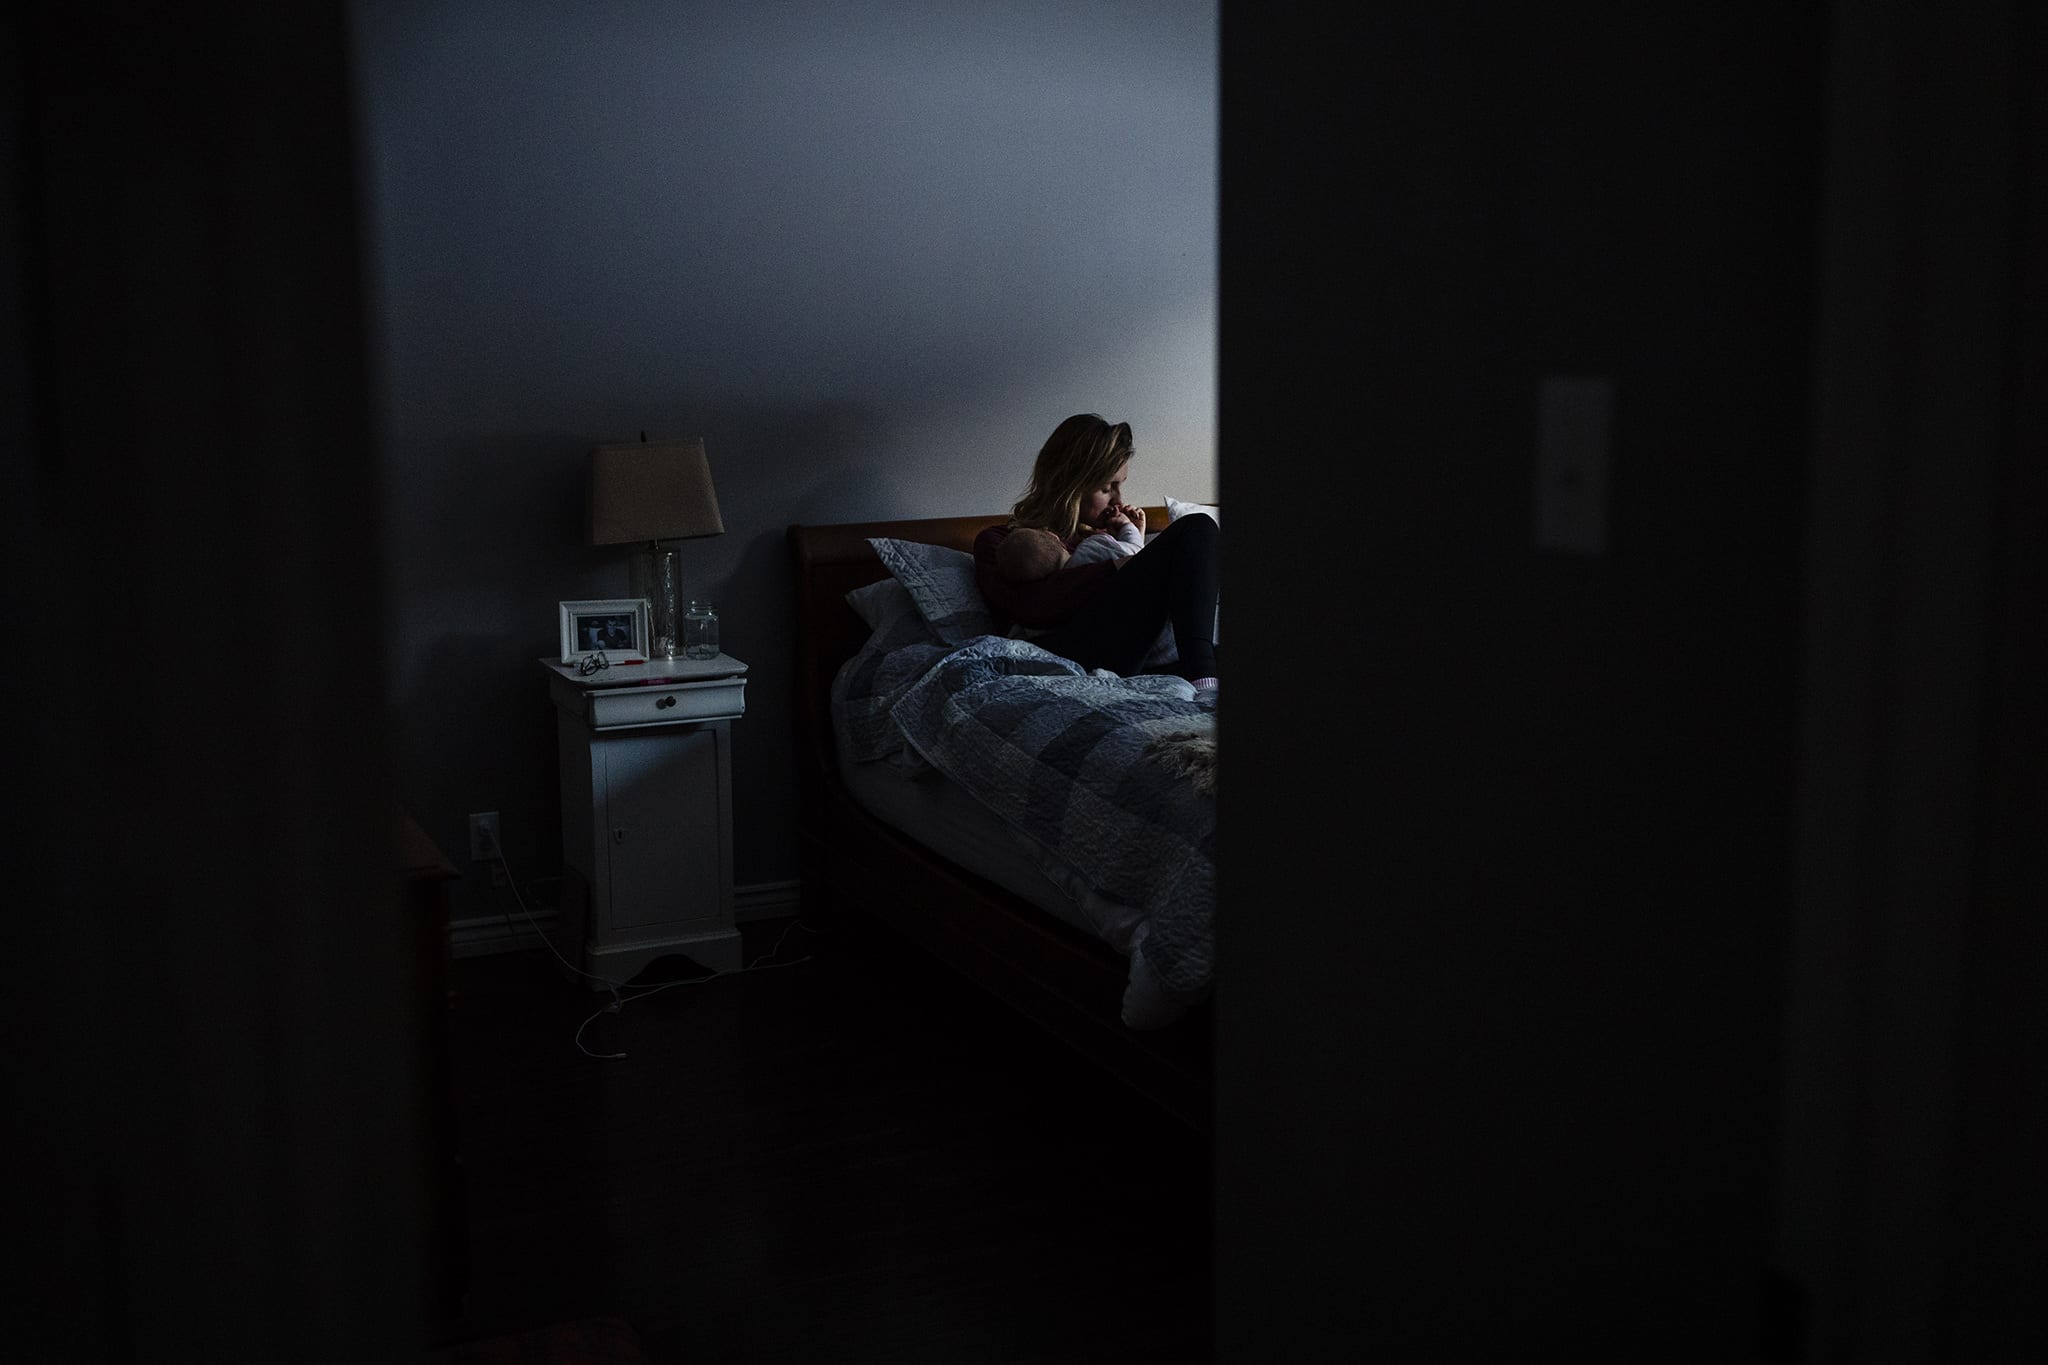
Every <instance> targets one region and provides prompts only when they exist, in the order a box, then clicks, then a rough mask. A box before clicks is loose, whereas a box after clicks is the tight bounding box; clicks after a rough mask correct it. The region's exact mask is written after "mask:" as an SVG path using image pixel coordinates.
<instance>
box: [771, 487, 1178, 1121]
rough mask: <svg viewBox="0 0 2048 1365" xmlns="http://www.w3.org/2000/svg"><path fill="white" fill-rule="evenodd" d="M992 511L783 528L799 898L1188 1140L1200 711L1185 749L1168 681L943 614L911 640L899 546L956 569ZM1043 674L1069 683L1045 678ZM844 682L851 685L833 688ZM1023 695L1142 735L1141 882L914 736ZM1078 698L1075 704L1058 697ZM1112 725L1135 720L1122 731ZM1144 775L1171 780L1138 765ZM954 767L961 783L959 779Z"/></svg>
mask: <svg viewBox="0 0 2048 1365" xmlns="http://www.w3.org/2000/svg"><path fill="white" fill-rule="evenodd" d="M1167 519H1168V512H1167V509H1165V508H1147V509H1146V520H1147V524H1148V525H1150V526H1152V527H1154V528H1155V529H1156V528H1158V527H1163V526H1165V525H1166V524H1167ZM1000 520H1002V514H1000V513H998V514H992V515H986V516H973V517H941V518H928V519H919V520H908V521H888V522H866V523H849V524H840V525H793V526H790V527H789V528H788V547H789V552H790V555H791V562H792V566H793V569H794V587H795V613H796V622H795V624H796V641H797V678H796V687H795V689H794V691H795V695H794V703H795V708H796V716H795V721H796V731H797V741H798V750H799V755H798V760H799V771H800V803H799V821H800V850H801V860H802V868H801V870H802V876H803V894H804V898H805V903H806V905H807V907H809V908H812V909H817V910H821V911H822V912H823V913H826V914H829V915H831V916H833V917H834V918H835V919H837V920H839V921H840V922H841V923H844V924H849V925H872V926H876V927H879V928H880V929H881V930H882V931H883V932H885V933H888V934H892V935H894V936H896V937H897V938H899V939H901V940H903V941H906V942H907V943H909V944H911V945H914V946H915V948H916V949H918V950H921V951H923V952H925V953H927V954H929V955H930V957H932V958H933V959H936V960H937V962H939V963H941V964H943V965H944V966H945V967H947V968H950V969H952V970H954V971H957V972H959V973H961V974H963V975H964V976H965V977H966V978H967V979H968V980H970V981H971V982H973V983H974V984H975V985H976V986H978V987H980V988H981V989H982V990H983V991H985V992H986V993H987V994H988V995H989V996H990V997H991V998H992V1006H993V1002H1000V1005H1001V1006H1007V1007H1008V1008H1010V1009H1014V1010H1016V1011H1017V1012H1018V1013H1020V1014H1021V1015H1023V1016H1024V1017H1025V1018H1026V1019H1028V1020H1030V1021H1031V1022H1032V1023H1033V1024H1035V1025H1037V1026H1038V1027H1039V1028H1041V1029H1043V1030H1044V1032H1045V1033H1046V1034H1047V1035H1048V1036H1049V1039H1050V1040H1056V1041H1057V1044H1058V1045H1064V1046H1065V1047H1066V1048H1068V1049H1071V1050H1072V1052H1073V1053H1074V1054H1077V1055H1078V1056H1079V1057H1080V1058H1081V1059H1085V1062H1086V1063H1087V1064H1091V1065H1094V1066H1097V1067H1100V1068H1102V1069H1103V1070H1104V1071H1106V1072H1107V1073H1109V1074H1110V1075H1111V1076H1114V1077H1115V1078H1117V1079H1118V1080H1120V1081H1122V1082H1123V1083H1125V1084H1127V1085H1129V1086H1131V1087H1133V1088H1134V1089H1136V1090H1137V1091H1139V1092H1140V1093H1142V1094H1143V1095H1145V1096H1147V1097H1148V1098H1149V1099H1150V1100H1152V1101H1153V1102H1154V1103H1156V1104H1157V1105H1159V1106H1160V1107H1161V1108H1163V1109H1164V1110H1166V1111H1167V1112H1169V1113H1171V1114H1173V1115H1174V1116H1176V1117H1177V1118H1179V1119H1180V1120H1182V1121H1183V1122H1185V1123H1187V1124H1188V1125H1189V1126H1191V1127H1193V1128H1196V1129H1198V1130H1201V1131H1204V1132H1206V1131H1208V1129H1209V1126H1210V1093H1211V1091H1210V1080H1209V1076H1210V1054H1211V1022H1210V1021H1211V1016H1212V1011H1211V1008H1210V1005H1209V1003H1208V977H1209V972H1210V970H1211V968H1210V965H1209V962H1208V961H1207V960H1206V958H1204V956H1203V954H1204V953H1205V952H1206V951H1207V946H1206V945H1207V943H1208V940H1207V938H1206V937H1205V936H1206V935H1207V934H1208V932H1209V918H1210V917H1211V916H1212V915H1213V858H1212V856H1211V854H1212V853H1213V832H1214V768H1213V763H1214V759H1213V754H1214V743H1213V736H1214V731H1213V711H1211V712H1210V713H1209V714H1208V715H1207V717H1206V722H1207V727H1208V728H1207V729H1206V731H1205V733H1206V741H1203V740H1201V739H1200V738H1199V737H1198V734H1197V732H1201V731H1202V726H1201V724H1200V723H1199V720H1198V721H1195V722H1189V723H1188V724H1186V725H1182V724H1181V723H1180V722H1181V721H1182V720H1185V719H1186V717H1187V715H1188V709H1189V707H1190V706H1191V705H1193V704H1194V703H1193V702H1192V701H1191V700H1190V699H1191V698H1192V697H1193V695H1194V694H1193V693H1192V692H1191V691H1190V690H1188V689H1186V686H1185V684H1181V683H1179V682H1178V680H1176V679H1171V678H1167V677H1160V678H1151V679H1140V680H1128V682H1126V681H1125V680H1113V679H1099V680H1091V679H1089V678H1088V677H1087V675H1081V674H1080V670H1078V669H1075V668H1074V667H1073V666H1072V665H1067V664H1065V663H1064V661H1053V662H1048V661H1049V660H1052V656H1048V655H1045V654H1044V652H1043V651H1040V650H1037V649H1036V648H1035V647H1032V646H1030V645H1029V644H1028V643H1027V642H1011V641H1007V640H1004V639H1002V638H1000V637H998V636H993V635H981V634H978V633H977V630H978V626H977V623H976V622H975V621H973V620H971V619H967V617H965V616H963V617H962V618H960V619H959V620H957V621H954V622H953V623H952V624H953V626H954V628H953V629H952V630H951V631H950V632H949V633H948V634H947V635H946V636H945V637H944V638H927V639H924V640H923V641H922V642H920V641H918V640H917V638H916V637H917V636H918V635H919V633H920V632H921V631H922V630H924V629H925V628H926V627H927V626H929V624H930V623H929V622H924V623H922V624H919V623H915V622H913V623H908V624H906V623H904V622H902V620H901V616H900V610H901V602H900V600H897V599H900V598H901V597H902V595H903V594H902V591H901V589H900V587H899V582H900V581H901V580H903V579H905V578H906V577H908V576H909V573H910V570H909V569H906V567H905V565H904V564H903V562H902V558H901V557H902V556H903V555H904V553H905V552H906V550H909V551H917V548H918V547H933V548H932V550H931V551H930V552H929V553H930V555H931V557H933V558H935V559H936V558H939V557H944V558H945V559H946V560H948V561H949V562H950V563H952V564H958V563H959V561H958V559H957V557H956V556H957V554H960V553H966V552H968V551H969V550H970V548H971V546H972V544H973V540H974V537H975V535H976V534H978V533H979V532H980V531H981V530H982V529H983V528H984V527H987V526H990V525H992V524H994V523H996V522H998V521H1000ZM878 539H879V540H880V541H881V542H882V545H883V549H882V550H881V551H878V550H877V548H876V544H875V541H876V540H878ZM948 552H952V553H948ZM884 553H889V554H890V555H891V560H890V562H888V563H885V561H884V557H883V556H884ZM912 557H913V558H915V557H917V555H915V554H913V556H912ZM892 569H893V570H895V572H892ZM892 580H893V581H892ZM856 590H859V591H856ZM850 593H852V594H854V600H853V601H849V594H850ZM971 596H972V597H973V599H974V601H975V602H976V603H978V601H979V599H978V594H971ZM919 600H920V602H924V601H925V600H926V599H924V598H923V597H920V599H919ZM864 617H865V618H867V619H864ZM871 622H877V623H878V624H871ZM956 642H957V643H956ZM898 645H901V646H902V647H901V648H898V647H897V646H898ZM849 661H853V662H852V665H851V666H849ZM1056 665H1057V666H1056ZM1062 668H1063V669H1064V671H1065V673H1066V674H1068V675H1070V676H1065V677H1063V676H1060V674H1061V670H1062ZM1012 674H1020V675H1022V676H1021V677H1020V678H1013V677H1012ZM1071 675H1080V676H1078V677H1075V676H1071ZM856 677H858V678H860V679H864V680H865V681H850V680H852V679H855V678H856ZM878 680H879V681H878ZM1098 682H1099V684H1100V686H1099V688H1098ZM835 684H837V689H836V690H837V696H836V697H835ZM1176 688H1177V689H1179V690H1178V691H1176V690H1175V689H1176ZM1034 689H1035V691H1036V692H1037V693H1045V694H1056V695H1057V696H1058V697H1059V699H1060V701H1061V704H1064V705H1072V706H1080V705H1085V706H1086V707H1089V708H1094V710H1091V711H1090V715H1091V717H1092V716H1093V715H1094V712H1095V711H1096V710H1100V711H1102V713H1103V714H1104V715H1108V716H1110V717H1111V719H1109V720H1106V721H1103V722H1101V724H1100V725H1099V726H1098V728H1100V729H1103V730H1105V731H1106V732H1107V733H1109V734H1110V736H1111V737H1112V738H1113V739H1114V740H1116V741H1117V742H1119V743H1126V744H1131V743H1136V744H1141V745H1143V746H1144V752H1145V754H1146V755H1147V757H1146V758H1145V759H1144V761H1142V762H1138V763H1133V764H1131V765H1130V766H1131V767H1132V768H1133V769H1134V770H1137V769H1141V770H1142V772H1143V774H1144V785H1145V786H1146V787H1147V793H1146V794H1145V795H1143V796H1142V798H1141V799H1143V800H1146V801H1150V802H1153V803H1155V805H1156V804H1158V803H1165V806H1166V807H1169V808H1170V809H1167V810H1166V813H1165V814H1164V815H1162V814H1160V813H1159V811H1158V810H1154V809H1150V808H1148V814H1150V816H1151V817H1152V818H1153V819H1155V820H1158V821H1161V822H1163V824H1162V827H1165V828H1171V829H1173V830H1174V831H1175V833H1174V834H1173V835H1172V836H1171V837H1168V838H1164V839H1161V840H1158V841H1154V842H1155V843H1157V845H1158V847H1156V848H1152V849H1148V850H1147V856H1148V857H1149V858H1150V859H1151V861H1149V862H1147V861H1145V860H1143V859H1137V860H1131V861H1130V863H1129V868H1130V875H1135V876H1138V877H1139V878H1141V880H1142V884H1141V885H1137V886H1133V885H1131V884H1128V882H1122V883H1120V882H1118V881H1117V874H1115V873H1104V872H1103V871H1102V869H1101V867H1100V865H1099V861H1098V863H1097V864H1094V865H1091V864H1090V863H1089V862H1088V861H1087V857H1086V856H1085V854H1083V855H1076V856H1075V857H1073V858H1072V859H1069V858H1068V857H1065V856H1062V855H1063V853H1064V852H1065V850H1063V849H1061V848H1060V846H1059V844H1058V842H1057V841H1054V840H1051V839H1050V838H1048V837H1036V838H1035V837H1033V835H1034V834H1036V835H1039V836H1044V835H1045V831H1043V830H1031V829H1028V828H1020V825H1028V820H1026V819H1022V818H1020V812H1024V814H1026V815H1028V809H1027V807H1028V806H1029V805H1030V803H1029V802H1028V801H1026V800H1025V799H1024V798H1023V796H1022V795H1021V794H1018V801H1019V803H1020V804H1019V805H1017V806H1016V807H1013V808H1008V809H1005V801H1004V800H1003V799H1002V798H1003V797H1004V796H1005V793H1003V792H1000V791H998V792H994V793H991V792H990V791H989V790H988V789H987V786H986V781H993V780H1000V779H999V778H989V779H979V778H977V777H976V776H975V775H974V774H973V773H972V772H962V771H960V770H959V768H958V766H957V765H953V764H949V763H948V759H947V757H946V749H945V743H946V742H947V741H945V740H944V739H943V737H940V736H937V735H936V734H935V733H926V732H924V731H921V730H918V729H917V727H918V726H919V725H921V724H926V723H929V724H930V725H932V726H935V727H944V726H945V725H946V724H947V723H948V722H947V721H946V720H945V717H948V716H954V715H957V714H959V713H960V712H961V708H962V706H963V705H964V704H965V703H963V702H962V698H968V699H970V700H971V699H973V698H981V697H994V698H999V699H1004V700H1007V699H1009V698H1010V696H1011V694H1012V693H1013V692H1022V691H1028V690H1034ZM1082 694H1087V695H1088V697H1089V698H1091V699H1090V700H1087V701H1085V702H1082V701H1077V700H1075V698H1077V697H1080V696H1081V695H1082ZM1098 694H1099V695H1098ZM1103 696H1107V697H1108V700H1107V701H1106V702H1105V701H1102V700H1101V697H1103ZM1034 704H1035V703H1034ZM1204 705H1213V703H1212V702H1208V703H1204ZM863 707H864V708H866V709H865V710H863V709H862V708H863ZM1105 708H1107V709H1105ZM1000 709H1002V710H1004V711H1005V712H1008V711H1013V710H1016V709H1017V707H1015V706H1004V707H1002V708H1000ZM886 716H899V717H908V718H910V719H906V720H905V721H904V724H903V726H902V728H903V729H904V730H905V731H906V732H907V733H912V734H915V736H916V738H915V740H914V741H913V742H912V743H909V744H907V745H904V746H903V748H902V751H901V752H897V753H893V754H887V755H885V756H883V757H880V758H877V757H874V756H873V755H874V753H875V752H876V751H877V749H879V748H884V747H886V746H885V745H883V744H880V743H879V742H878V740H877V736H879V735H881V734H882V733H883V728H882V727H883V726H884V725H885V723H886V722H885V717H886ZM1125 716H1131V717H1137V718H1138V719H1137V720H1135V721H1132V722H1131V723H1130V724H1129V725H1126V724H1125V723H1124V721H1123V720H1122V719H1120V718H1121V717H1125ZM920 717H921V718H923V719H922V720H920V719H917V718H920ZM1203 742H1206V744H1207V749H1206V754H1207V766H1206V767H1205V766H1203V765H1202V764H1199V763H1195V764H1190V763H1179V764H1176V763H1174V762H1173V761H1172V760H1173V758H1174V757H1175V756H1176V755H1177V754H1179V753H1181V752H1183V751H1182V750H1178V749H1174V748H1172V747H1171V746H1172V745H1173V744H1179V743H1197V744H1198V743H1203ZM1104 747H1105V751H1106V752H1107V751H1109V750H1110V746H1109V745H1108V744H1107V743H1105V746H1104ZM1131 752H1137V751H1136V750H1132V751H1131ZM1190 752H1192V751H1190ZM927 754H929V755H930V761H926V758H927ZM1162 766H1163V767H1164V768H1165V769H1166V770H1168V771H1170V772H1172V773H1174V774H1175V775H1176V776H1175V780H1173V781H1172V782H1167V781H1165V780H1164V779H1161V778H1160V777H1159V775H1158V774H1159V769H1160V768H1161V767H1162ZM935 767H936V768H938V769H939V770H938V771H934V770H933V769H934V768H935ZM949 768H950V770H948V769H949ZM956 775H957V776H959V777H960V778H962V779H963V780H965V781H970V782H982V783H983V786H982V789H981V790H979V791H978V792H975V793H972V794H970V793H967V792H964V791H963V790H962V788H961V786H960V784H959V783H957V782H956V781H955V777H956ZM1153 788H1157V790H1152V789H1153ZM1203 802H1206V803H1207V805H1206V806H1203V805H1202V803H1203ZM1039 804H1041V805H1042V804H1043V803H1042V802H1041V803H1039ZM1183 835H1185V836H1186V837H1187V838H1189V839H1192V840H1196V841H1197V843H1198V844H1199V850H1200V851H1199V855H1198V856H1181V855H1180V854H1179V853H1177V851H1176V850H1177V849H1178V848H1179V846H1178V845H1177V844H1175V843H1174V842H1173V841H1174V839H1176V838H1180V837H1182V836H1183ZM1192 846H1193V845H1191V847H1192ZM1187 869H1193V871H1188V870H1187ZM1169 930H1171V935H1172V941H1171V942H1169ZM1148 952H1149V953H1150V954H1151V955H1152V956H1153V957H1156V958H1157V959H1158V961H1157V962H1153V961H1152V960H1151V958H1149V957H1148ZM1148 968H1149V969H1148Z"/></svg>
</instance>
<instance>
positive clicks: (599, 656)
mask: <svg viewBox="0 0 2048 1365" xmlns="http://www.w3.org/2000/svg"><path fill="white" fill-rule="evenodd" d="M611 666H612V661H611V660H610V659H607V658H605V657H604V651H603V650H601V649H600V650H599V651H597V653H595V654H587V655H585V656H584V658H583V662H582V663H580V664H577V665H576V671H577V672H578V673H581V674H582V675H583V676H584V677H586V678H587V677H589V676H590V675H591V674H593V673H595V672H597V670H598V669H600V668H610V667H611Z"/></svg>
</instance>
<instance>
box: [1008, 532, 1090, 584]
mask: <svg viewBox="0 0 2048 1365" xmlns="http://www.w3.org/2000/svg"><path fill="white" fill-rule="evenodd" d="M1072 558H1073V556H1072V555H1070V554H1068V553H1067V547H1066V545H1065V544H1064V543H1062V542H1061V540H1060V538H1059V537H1058V536H1056V535H1054V534H1053V533H1052V532H1050V531H1043V530H1030V529H1027V528H1025V527H1019V528H1018V529H1016V530H1014V531H1012V532H1010V534H1008V535H1006V536H1004V537H1003V543H1002V544H1000V545H998V546H996V568H997V569H998V570H999V571H1001V573H1002V575H1003V577H1005V578H1007V579H1009V580H1010V581H1011V582H1012V583H1036V582H1037V581H1038V580H1039V579H1041V578H1050V577H1051V576H1052V575H1054V574H1056V573H1058V572H1059V571H1060V570H1061V569H1064V568H1066V567H1067V561H1068V560H1070V559H1072Z"/></svg>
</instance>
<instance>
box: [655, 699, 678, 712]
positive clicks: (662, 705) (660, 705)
mask: <svg viewBox="0 0 2048 1365" xmlns="http://www.w3.org/2000/svg"><path fill="white" fill-rule="evenodd" d="M675 704H676V699H675V698H674V697H672V696H671V697H663V698H661V699H660V700H659V701H657V702H655V703H654V709H655V710H657V711H662V710H666V709H667V708H669V707H671V706H674V705H675Z"/></svg>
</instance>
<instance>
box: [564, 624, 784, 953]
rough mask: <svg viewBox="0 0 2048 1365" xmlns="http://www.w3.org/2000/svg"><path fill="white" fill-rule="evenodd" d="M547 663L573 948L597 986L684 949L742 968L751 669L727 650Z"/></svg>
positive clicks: (569, 947) (567, 931) (567, 928)
mask: <svg viewBox="0 0 2048 1365" xmlns="http://www.w3.org/2000/svg"><path fill="white" fill-rule="evenodd" d="M539 662H540V665H541V667H542V669H544V670H545V671H546V673H547V675H548V694H549V696H550V698H551V699H552V700H553V702H554V704H555V749H556V754H557V756H558V757H559V759H560V764H561V776H562V892H561V897H560V910H559V913H560V916H561V927H562V934H563V937H564V939H565V940H566V943H565V945H564V949H563V956H565V957H567V958H568V959H569V961H571V962H572V963H575V964H577V965H578V966H579V967H581V969H582V970H583V971H585V972H587V973H589V974H590V975H589V976H588V977H585V978H583V980H584V982H585V984H586V985H589V986H590V987H591V988H592V989H603V987H604V982H605V981H607V980H608V981H620V982H623V981H626V980H629V979H631V978H632V977H633V976H635V975H636V974H638V973H639V972H640V971H642V970H643V969H645V967H646V966H647V964H648V963H650V962H652V961H654V959H656V958H658V957H664V956H667V955H668V954H671V953H676V954H681V955H683V956H686V957H689V958H690V959H692V960H693V961H695V962H696V963H698V965H700V966H703V967H706V968H709V969H710V970H712V971H732V970H736V969H737V968H738V967H739V966H740V936H739V932H738V930H737V929H735V928H734V926H733V917H732V723H733V721H735V720H737V719H739V717H740V716H742V715H744V714H745V713H746V709H747V680H746V676H745V675H746V671H747V666H746V665H745V664H743V663H741V662H740V661H739V660H738V659H735V658H732V657H731V656H730V655H726V654H720V655H718V656H717V657H716V658H712V659H654V660H650V661H649V662H647V663H644V664H613V665H612V666H611V667H610V668H605V669H600V670H599V671H598V672H595V673H591V674H587V675H586V674H582V673H579V672H577V670H576V667H575V666H574V665H564V664H560V663H557V662H556V661H554V660H553V659H542V660H540V661H539ZM592 978H602V979H592Z"/></svg>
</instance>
